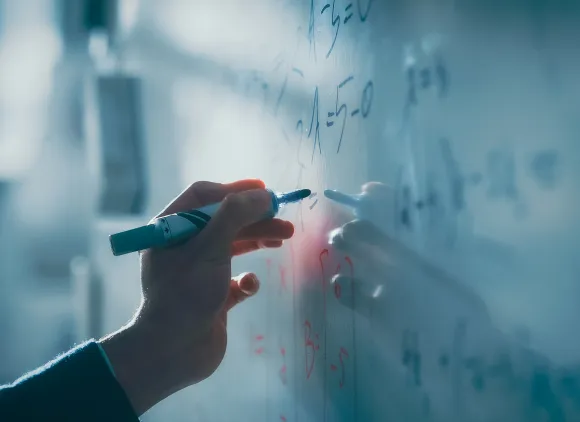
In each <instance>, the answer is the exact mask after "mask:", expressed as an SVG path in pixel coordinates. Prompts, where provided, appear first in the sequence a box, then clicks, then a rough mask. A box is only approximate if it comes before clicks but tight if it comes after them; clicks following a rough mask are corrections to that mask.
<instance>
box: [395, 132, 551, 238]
mask: <svg viewBox="0 0 580 422" xmlns="http://www.w3.org/2000/svg"><path fill="white" fill-rule="evenodd" d="M438 144H439V151H440V156H441V159H442V162H443V166H444V176H445V180H446V184H447V187H446V189H445V190H446V191H447V192H448V195H447V202H446V203H443V200H442V199H441V196H442V195H441V192H440V191H438V189H437V187H436V186H435V185H434V184H430V185H429V186H428V188H427V189H426V193H425V194H424V195H423V196H417V195H414V192H412V190H411V187H410V186H409V185H408V184H406V183H404V182H403V181H402V180H401V181H400V183H401V184H400V185H399V187H398V191H399V193H398V197H399V198H400V200H399V201H398V203H399V206H400V209H399V210H398V211H397V212H398V213H399V218H398V221H399V225H400V226H401V227H405V228H407V229H409V230H411V229H412V228H413V221H412V219H413V214H414V213H415V212H421V211H426V210H429V209H433V208H436V207H440V206H447V207H448V209H449V210H450V211H451V212H453V213H459V212H461V211H462V210H464V209H465V208H466V206H467V199H466V192H467V190H468V189H477V188H483V189H484V192H485V195H486V196H487V198H488V199H489V200H490V201H503V202H505V203H508V204H513V205H514V206H515V208H514V212H516V211H520V212H518V213H516V216H518V217H525V215H526V214H522V213H521V211H522V210H521V207H522V204H523V203H524V201H523V200H524V198H523V195H522V194H521V191H520V189H519V187H518V179H517V176H518V160H517V159H516V154H515V151H514V150H512V149H508V148H495V149H492V150H490V151H488V152H487V154H486V156H485V165H484V168H483V169H482V170H481V171H465V170H463V169H462V168H461V165H460V162H459V160H458V159H457V158H456V156H455V153H454V151H453V146H452V143H451V140H450V139H449V138H447V137H441V138H439V142H438ZM531 155H532V158H531V159H530V160H529V163H527V165H526V163H522V164H523V166H524V170H525V171H524V172H522V173H523V174H526V175H527V176H528V177H530V178H531V179H532V180H533V181H534V182H535V184H536V186H537V187H538V188H539V189H541V190H544V191H550V190H553V189H555V188H556V187H557V185H558V180H559V177H558V175H559V168H558V167H559V164H560V163H559V160H558V154H557V152H556V151H554V150H537V151H534V152H532V154H531ZM522 164H519V165H522ZM429 180H431V181H432V178H430V179H429Z"/></svg>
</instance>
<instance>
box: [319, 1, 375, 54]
mask: <svg viewBox="0 0 580 422" xmlns="http://www.w3.org/2000/svg"><path fill="white" fill-rule="evenodd" d="M373 1H374V0H356V1H349V0H345V1H340V0H339V1H337V0H332V2H331V1H327V2H323V5H322V7H321V8H318V7H316V5H315V1H314V0H311V1H310V17H309V27H308V39H309V42H310V46H311V49H312V50H314V54H315V59H316V40H315V25H316V21H317V19H321V20H323V22H328V23H329V24H330V25H331V26H332V29H333V31H334V34H333V36H332V41H331V44H330V46H329V47H328V50H327V51H326V54H325V57H326V58H327V59H328V58H329V57H330V55H331V54H332V52H333V50H334V47H335V45H336V41H337V39H338V36H339V33H340V30H341V27H343V26H345V25H347V24H349V22H351V21H352V20H353V19H358V20H359V21H360V22H363V23H364V22H366V20H367V19H368V17H369V13H370V11H371V6H372V4H373Z"/></svg>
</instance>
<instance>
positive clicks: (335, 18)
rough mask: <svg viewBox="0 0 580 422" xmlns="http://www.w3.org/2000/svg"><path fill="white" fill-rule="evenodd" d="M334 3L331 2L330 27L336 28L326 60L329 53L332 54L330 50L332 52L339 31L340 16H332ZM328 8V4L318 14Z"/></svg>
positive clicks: (334, 0)
mask: <svg viewBox="0 0 580 422" xmlns="http://www.w3.org/2000/svg"><path fill="white" fill-rule="evenodd" d="M335 3H336V0H333V1H332V26H333V27H334V26H336V32H335V33H334V39H333V40H332V45H331V46H330V49H329V50H328V53H326V58H327V59H328V57H329V56H330V53H332V50H334V44H335V43H336V38H337V37H338V30H339V29H340V15H336V16H334V5H335ZM328 8H330V4H326V5H325V6H324V7H323V8H322V11H321V12H320V14H321V15H322V14H323V13H324V12H325V11H326V9H328Z"/></svg>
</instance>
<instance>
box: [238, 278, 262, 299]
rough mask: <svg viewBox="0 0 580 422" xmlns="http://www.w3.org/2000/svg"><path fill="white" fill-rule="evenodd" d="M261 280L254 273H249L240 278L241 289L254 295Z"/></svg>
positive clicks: (249, 294)
mask: <svg viewBox="0 0 580 422" xmlns="http://www.w3.org/2000/svg"><path fill="white" fill-rule="evenodd" d="M259 285H260V282H259V281H258V278H257V277H256V276H255V275H254V274H247V275H244V276H243V277H242V279H241V280H240V289H241V290H242V291H243V292H244V293H245V294H247V295H248V296H251V295H253V294H254V293H256V292H257V291H258V287H259Z"/></svg>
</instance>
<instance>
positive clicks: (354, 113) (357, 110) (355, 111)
mask: <svg viewBox="0 0 580 422" xmlns="http://www.w3.org/2000/svg"><path fill="white" fill-rule="evenodd" d="M359 113H360V110H359V109H358V108H357V109H356V110H353V111H352V113H350V115H351V116H356V115H357V114H359Z"/></svg>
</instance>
